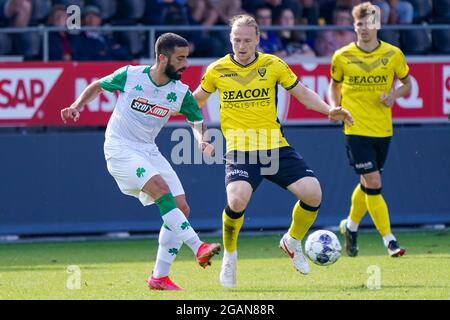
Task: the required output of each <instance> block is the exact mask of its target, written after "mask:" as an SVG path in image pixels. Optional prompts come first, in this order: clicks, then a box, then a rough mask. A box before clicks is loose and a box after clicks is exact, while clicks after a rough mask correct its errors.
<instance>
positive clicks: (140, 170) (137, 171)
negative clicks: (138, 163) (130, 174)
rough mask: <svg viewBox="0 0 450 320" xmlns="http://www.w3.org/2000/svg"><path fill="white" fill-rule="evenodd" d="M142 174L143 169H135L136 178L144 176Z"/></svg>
mask: <svg viewBox="0 0 450 320" xmlns="http://www.w3.org/2000/svg"><path fill="white" fill-rule="evenodd" d="M144 172H145V169H144V168H137V169H136V175H137V176H138V178H141V177H143V176H144Z"/></svg>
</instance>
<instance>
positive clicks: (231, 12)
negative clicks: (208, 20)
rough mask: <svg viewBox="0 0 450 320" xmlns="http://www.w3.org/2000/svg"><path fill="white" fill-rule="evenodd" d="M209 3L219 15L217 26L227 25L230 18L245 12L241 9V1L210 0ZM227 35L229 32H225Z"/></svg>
mask: <svg viewBox="0 0 450 320" xmlns="http://www.w3.org/2000/svg"><path fill="white" fill-rule="evenodd" d="M209 2H210V3H211V5H212V6H213V7H214V9H215V10H216V12H217V14H218V15H219V19H218V21H217V24H219V25H228V23H229V22H230V19H231V18H232V17H234V16H236V15H238V14H244V13H245V10H244V9H242V1H241V0H228V1H222V0H210V1H209ZM227 33H229V31H227Z"/></svg>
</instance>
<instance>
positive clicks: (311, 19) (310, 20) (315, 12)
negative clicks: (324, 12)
mask: <svg viewBox="0 0 450 320" xmlns="http://www.w3.org/2000/svg"><path fill="white" fill-rule="evenodd" d="M292 8H293V10H294V14H295V16H296V17H297V20H299V22H300V23H301V24H312V25H314V24H318V23H319V17H320V8H319V3H318V2H317V1H314V0H297V1H296V2H295V4H294V5H293V6H292ZM296 10H297V12H296Z"/></svg>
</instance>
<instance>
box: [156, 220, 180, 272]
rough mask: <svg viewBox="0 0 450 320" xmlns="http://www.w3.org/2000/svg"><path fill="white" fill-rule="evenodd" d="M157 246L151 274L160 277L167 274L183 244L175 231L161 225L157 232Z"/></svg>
mask: <svg viewBox="0 0 450 320" xmlns="http://www.w3.org/2000/svg"><path fill="white" fill-rule="evenodd" d="M158 242H159V247H158V253H157V255H156V263H155V268H154V270H153V276H155V277H156V278H161V277H165V276H168V275H169V271H170V267H171V265H172V263H173V262H174V261H175V258H176V257H177V254H178V252H179V250H180V248H181V246H182V245H183V241H181V240H180V239H178V237H177V235H176V233H175V232H173V231H171V230H169V229H167V228H166V227H164V226H162V227H161V231H160V232H159V239H158Z"/></svg>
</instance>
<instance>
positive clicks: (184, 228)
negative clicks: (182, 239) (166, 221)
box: [181, 221, 191, 230]
mask: <svg viewBox="0 0 450 320" xmlns="http://www.w3.org/2000/svg"><path fill="white" fill-rule="evenodd" d="M190 226H191V225H190V224H189V222H187V221H186V222H183V224H182V225H181V230H188V229H189V227H190Z"/></svg>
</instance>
